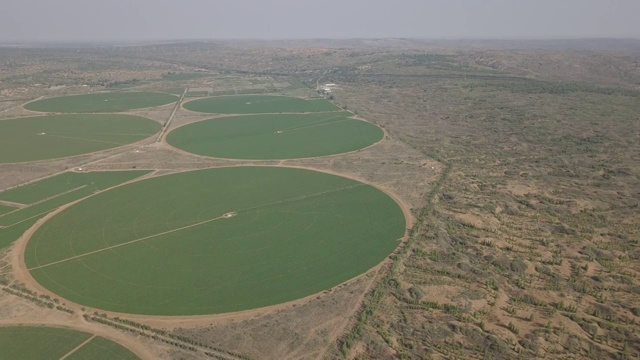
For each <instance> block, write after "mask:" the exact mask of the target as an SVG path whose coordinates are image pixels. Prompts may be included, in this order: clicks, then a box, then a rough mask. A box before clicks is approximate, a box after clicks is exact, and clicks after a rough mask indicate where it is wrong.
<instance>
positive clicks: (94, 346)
mask: <svg viewBox="0 0 640 360" xmlns="http://www.w3.org/2000/svg"><path fill="white" fill-rule="evenodd" d="M91 336H92V335H91V334H88V333H85V332H80V331H76V330H69V329H60V328H49V327H32V326H12V327H0V358H2V359H11V360H21V359H24V360H40V359H42V360H49V359H60V358H62V357H63V356H65V355H66V354H68V353H69V352H71V351H73V350H74V349H75V348H76V347H78V346H80V345H82V343H83V342H85V341H87V340H89V339H90V338H91ZM67 359H76V360H81V359H86V360H92V359H105V360H106V359H113V360H118V359H120V360H129V359H139V358H138V357H137V356H136V355H135V354H134V353H132V352H131V351H129V350H127V349H126V348H124V347H122V346H120V345H118V344H116V343H114V342H112V341H110V340H107V339H105V338H102V337H98V336H96V337H94V338H93V339H91V340H90V341H89V342H87V343H86V344H84V345H82V346H81V347H80V348H78V349H77V350H75V351H73V352H72V353H71V354H70V355H69V357H67Z"/></svg>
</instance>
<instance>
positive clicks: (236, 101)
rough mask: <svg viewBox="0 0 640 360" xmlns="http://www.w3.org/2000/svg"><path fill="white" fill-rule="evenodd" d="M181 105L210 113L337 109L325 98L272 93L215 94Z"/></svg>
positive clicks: (188, 108) (260, 112)
mask: <svg viewBox="0 0 640 360" xmlns="http://www.w3.org/2000/svg"><path fill="white" fill-rule="evenodd" d="M183 106H184V108H185V109H187V110H191V111H197V112H203V113H211V114H262V113H288V112H318V111H336V110H338V108H337V107H336V106H335V105H333V104H332V103H330V102H328V101H327V100H325V99H313V100H305V99H300V98H294V97H287V96H274V95H242V96H216V97H210V98H206V99H199V100H193V101H189V102H188V103H185V104H184V105H183Z"/></svg>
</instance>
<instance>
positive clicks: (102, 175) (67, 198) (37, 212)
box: [0, 170, 149, 233]
mask: <svg viewBox="0 0 640 360" xmlns="http://www.w3.org/2000/svg"><path fill="white" fill-rule="evenodd" d="M148 173H149V171H145V170H132V171H104V172H95V173H93V172H91V173H84V174H78V175H84V177H83V178H79V179H82V180H83V181H84V183H85V184H87V186H85V187H82V188H79V189H77V190H75V191H71V192H68V193H65V194H64V195H60V196H57V197H53V198H51V199H49V200H46V201H43V202H40V203H38V204H36V205H32V206H29V207H26V208H22V209H20V210H18V211H14V212H11V213H7V214H4V215H2V216H0V225H2V226H15V225H17V224H18V223H19V222H22V221H26V220H30V219H32V218H34V217H41V215H42V216H43V215H44V214H46V213H48V212H50V211H52V210H55V209H56V208H58V207H60V206H62V205H65V204H68V203H70V202H72V201H75V200H78V199H81V198H83V197H85V196H88V195H91V194H92V193H94V192H96V191H99V190H104V189H107V188H110V187H112V186H115V185H118V184H121V183H123V182H126V181H129V180H132V179H135V178H137V177H140V176H142V175H144V174H148ZM62 175H64V174H61V175H58V176H56V177H54V178H50V179H45V180H43V181H47V180H51V179H56V178H58V177H60V176H62ZM79 179H78V178H76V179H75V180H79ZM56 180H57V181H60V180H59V179H56ZM54 183H55V182H54ZM37 184H38V183H34V184H33V185H37ZM74 187H76V186H74ZM19 189H20V190H21V188H19ZM42 189H46V187H45V188H42ZM16 190H18V189H16ZM44 192H45V191H44V190H43V192H42V193H44ZM5 230H7V228H5V229H0V233H2V232H3V231H5Z"/></svg>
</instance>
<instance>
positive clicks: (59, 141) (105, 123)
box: [0, 114, 160, 163]
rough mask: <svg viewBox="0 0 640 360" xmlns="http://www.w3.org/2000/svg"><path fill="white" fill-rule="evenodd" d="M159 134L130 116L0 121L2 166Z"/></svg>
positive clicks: (156, 127)
mask: <svg viewBox="0 0 640 360" xmlns="http://www.w3.org/2000/svg"><path fill="white" fill-rule="evenodd" d="M158 130H160V124H159V123H157V122H156V121H153V120H150V119H147V118H143V117H139V116H131V115H116V114H113V115H108V114H95V115H52V116H38V117H27V118H18V119H8V120H2V121H0V163H14V162H26V161H37V160H47V159H54V158H62V157H67V156H74V155H81V154H86V153H91V152H95V151H101V150H107V149H111V148H115V147H118V146H122V145H127V144H131V143H134V142H137V141H140V140H142V139H145V138H147V137H149V136H151V135H153V134H155V133H156V132H158Z"/></svg>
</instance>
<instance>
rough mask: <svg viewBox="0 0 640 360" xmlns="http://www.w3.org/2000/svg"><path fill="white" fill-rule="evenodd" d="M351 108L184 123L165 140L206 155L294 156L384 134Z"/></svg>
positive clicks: (359, 144) (358, 144)
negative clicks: (360, 117)
mask: <svg viewBox="0 0 640 360" xmlns="http://www.w3.org/2000/svg"><path fill="white" fill-rule="evenodd" d="M351 115H352V114H351V113H348V112H329V113H319V114H281V115H275V114H267V115H249V116H237V117H228V118H218V119H211V120H206V121H201V122H197V123H194V124H190V125H187V126H183V127H180V128H178V129H176V130H174V131H172V132H170V133H169V135H168V136H167V142H168V143H169V144H170V145H172V146H175V147H177V148H180V149H182V150H185V151H188V152H191V153H194V154H198V155H205V156H213V157H221V158H233V159H262V160H266V159H292V158H306V157H315V156H325V155H332V154H340V153H345V152H350V151H355V150H358V149H362V148H365V147H367V146H370V145H372V144H374V143H376V142H378V141H379V140H381V139H382V137H383V135H384V132H383V131H382V129H380V128H379V127H377V126H375V125H373V124H370V123H367V122H364V121H359V120H354V119H349V118H348V117H349V116H351Z"/></svg>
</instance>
